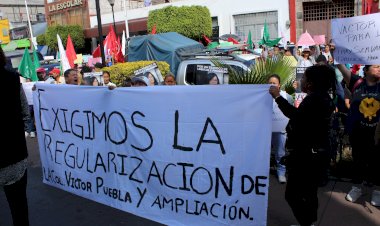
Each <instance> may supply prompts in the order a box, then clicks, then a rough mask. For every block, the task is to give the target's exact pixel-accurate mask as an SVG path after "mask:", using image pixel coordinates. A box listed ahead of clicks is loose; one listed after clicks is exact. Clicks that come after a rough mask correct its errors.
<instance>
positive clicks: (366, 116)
mask: <svg viewBox="0 0 380 226" xmlns="http://www.w3.org/2000/svg"><path fill="white" fill-rule="evenodd" d="M338 68H339V70H340V71H341V72H342V75H343V78H344V81H345V82H346V84H348V89H349V90H350V91H351V95H352V96H351V104H350V111H349V113H348V118H347V126H346V129H347V132H348V134H349V136H350V143H351V147H352V159H353V163H354V180H353V182H354V183H355V184H356V185H355V186H352V189H351V191H350V192H348V194H347V195H346V199H347V200H348V201H349V202H356V200H357V199H358V198H359V197H360V196H362V194H363V192H362V183H363V182H364V181H367V183H369V184H372V183H375V185H380V181H379V180H380V176H379V173H378V172H379V170H378V167H377V165H378V161H379V156H380V150H379V149H378V148H376V147H375V141H374V139H373V137H374V135H375V129H376V126H377V124H378V123H379V119H380V65H366V66H365V67H364V69H363V71H364V78H361V77H359V76H358V75H354V74H351V72H350V70H348V69H347V68H346V67H345V65H341V64H340V65H338ZM371 204H372V205H373V206H377V207H379V206H380V188H379V187H375V189H374V191H373V192H372V198H371Z"/></svg>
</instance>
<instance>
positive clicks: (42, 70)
mask: <svg viewBox="0 0 380 226" xmlns="http://www.w3.org/2000/svg"><path fill="white" fill-rule="evenodd" d="M36 72H38V73H40V72H42V73H44V72H45V68H43V67H39V68H37V70H36Z"/></svg>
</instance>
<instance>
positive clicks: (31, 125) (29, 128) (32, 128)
mask: <svg viewBox="0 0 380 226" xmlns="http://www.w3.org/2000/svg"><path fill="white" fill-rule="evenodd" d="M29 114H30V120H28V121H27V122H26V124H27V125H26V132H28V133H30V132H36V126H35V124H34V110H33V105H29Z"/></svg>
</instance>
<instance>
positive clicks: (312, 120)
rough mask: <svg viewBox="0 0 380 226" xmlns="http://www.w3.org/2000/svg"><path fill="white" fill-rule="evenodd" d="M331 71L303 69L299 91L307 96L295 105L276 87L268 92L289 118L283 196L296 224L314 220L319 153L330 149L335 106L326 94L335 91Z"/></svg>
mask: <svg viewBox="0 0 380 226" xmlns="http://www.w3.org/2000/svg"><path fill="white" fill-rule="evenodd" d="M335 82H336V78H335V72H334V70H333V69H332V68H331V67H329V66H326V65H315V66H311V67H309V68H307V69H306V71H305V73H304V75H303V77H302V79H301V85H302V91H303V92H305V93H306V94H307V95H306V97H305V99H304V100H303V101H302V102H301V104H300V105H299V107H298V108H295V107H294V106H292V105H291V104H289V103H288V101H287V100H286V99H285V98H283V97H282V96H281V95H280V89H279V87H277V86H271V87H270V89H269V93H270V94H271V95H272V97H273V98H274V99H275V100H276V102H277V104H278V106H279V108H280V110H281V111H282V112H283V113H284V115H285V116H286V117H288V118H289V124H288V127H287V134H288V141H287V147H288V150H289V153H290V154H289V156H287V157H286V158H285V159H284V164H286V167H287V172H288V181H287V185H286V192H285V199H286V201H287V202H288V204H289V206H290V207H291V209H292V211H293V214H294V216H295V217H296V219H297V221H298V222H299V223H300V225H312V224H313V222H315V221H317V211H318V196H317V190H318V182H319V178H318V177H319V168H320V167H323V166H321V163H320V161H319V155H318V153H319V152H326V151H327V150H329V148H330V142H329V129H330V120H331V116H332V113H333V111H334V109H335V106H334V103H333V100H332V98H331V96H330V93H331V91H332V92H333V93H334V91H335Z"/></svg>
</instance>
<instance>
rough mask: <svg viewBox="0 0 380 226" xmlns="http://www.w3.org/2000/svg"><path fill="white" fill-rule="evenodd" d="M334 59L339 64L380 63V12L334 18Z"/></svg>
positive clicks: (332, 24)
mask: <svg viewBox="0 0 380 226" xmlns="http://www.w3.org/2000/svg"><path fill="white" fill-rule="evenodd" d="M331 34H332V39H333V42H334V44H335V51H334V60H335V62H336V63H339V64H370V65H372V64H380V13H374V14H368V15H364V16H356V17H349V18H338V19H332V22H331Z"/></svg>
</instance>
